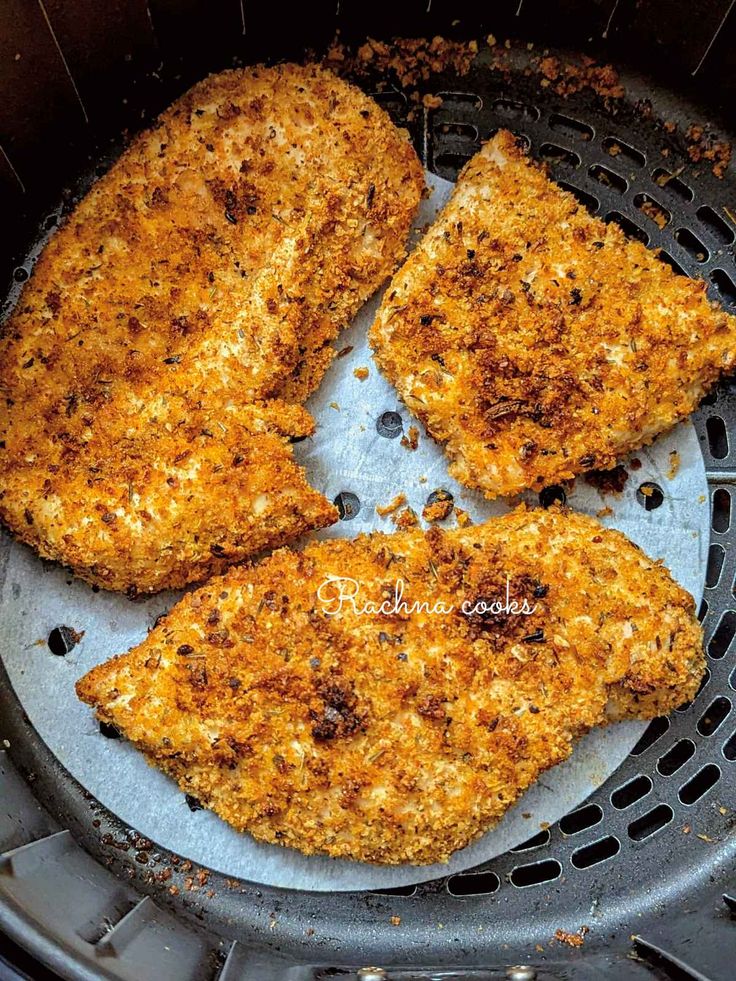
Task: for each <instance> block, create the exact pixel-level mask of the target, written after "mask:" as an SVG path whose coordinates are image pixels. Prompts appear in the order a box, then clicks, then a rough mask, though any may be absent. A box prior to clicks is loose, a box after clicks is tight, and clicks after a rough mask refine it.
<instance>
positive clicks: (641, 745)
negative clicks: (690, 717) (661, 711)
mask: <svg viewBox="0 0 736 981" xmlns="http://www.w3.org/2000/svg"><path fill="white" fill-rule="evenodd" d="M669 727H670V720H669V719H668V718H667V717H666V716H664V715H660V716H658V717H657V718H656V719H652V721H651V722H650V723H649V725H648V726H647V728H646V731H645V732H643V733H642V736H641V738H640V740H639V742H638V743H637V744H636V746H634V748H633V749H632V750H631V753H630V754H629V755H630V756H641V754H642V753H645V752H646V751H647V750H648V749H649V747H650V746H653V745H654V744H655V743H656V742H657V740H658V739H661V738H662V736H663V735H664V734H665V733H666V732H667V730H668V729H669Z"/></svg>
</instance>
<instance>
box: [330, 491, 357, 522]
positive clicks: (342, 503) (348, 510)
mask: <svg viewBox="0 0 736 981" xmlns="http://www.w3.org/2000/svg"><path fill="white" fill-rule="evenodd" d="M332 503H333V504H334V505H335V507H336V508H337V511H338V514H339V515H340V521H352V520H353V518H355V517H356V516H357V515H358V513H359V511H360V498H359V497H358V495H357V494H353V492H352V491H340V493H339V494H338V495H337V497H336V498H335V499H334V501H333V502H332Z"/></svg>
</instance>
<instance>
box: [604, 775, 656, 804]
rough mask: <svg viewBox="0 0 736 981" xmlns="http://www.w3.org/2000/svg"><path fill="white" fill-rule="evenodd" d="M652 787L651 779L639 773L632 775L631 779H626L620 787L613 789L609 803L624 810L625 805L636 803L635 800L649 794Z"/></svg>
mask: <svg viewBox="0 0 736 981" xmlns="http://www.w3.org/2000/svg"><path fill="white" fill-rule="evenodd" d="M652 787H653V784H652V781H651V779H650V778H649V777H648V776H646V775H645V774H643V773H640V774H639V776H638V777H634V779H633V780H629V781H627V782H626V783H625V784H624V785H623V786H622V787H619V788H618V789H617V790H614V791H613V793H612V794H611V803H612V804H613V806H614V807H615V808H617V809H618V810H619V811H623V810H626V808H627V807H631V805H632V804H636V803H637V801H640V800H642V798H644V797H646V796H647V794H650V793H651V792H652Z"/></svg>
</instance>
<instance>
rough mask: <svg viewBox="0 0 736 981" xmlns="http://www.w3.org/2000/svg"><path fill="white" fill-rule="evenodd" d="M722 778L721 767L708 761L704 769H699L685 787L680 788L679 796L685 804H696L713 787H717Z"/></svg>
mask: <svg viewBox="0 0 736 981" xmlns="http://www.w3.org/2000/svg"><path fill="white" fill-rule="evenodd" d="M720 779H721V770H720V767H717V766H716V765H715V763H708V764H707V765H706V766H704V767H703V769H702V770H698V772H697V773H696V774H695V776H694V777H691V778H690V780H688V782H687V783H686V784H685V786H684V787H681V788H680V792H679V794H678V795H677V796H678V797H679V798H680V800H681V801H682V803H683V804H694V803H695V802H696V801H699V800H700V798H701V797H704V796H705V795H706V794H707V793H708V791H709V790H710V789H711V788H712V787H715V785H716V784H717V783H718V781H719V780H720Z"/></svg>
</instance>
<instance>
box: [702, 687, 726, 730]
mask: <svg viewBox="0 0 736 981" xmlns="http://www.w3.org/2000/svg"><path fill="white" fill-rule="evenodd" d="M730 713H731V702H730V701H729V700H728V699H727V698H726V697H725V696H724V695H719V696H718V698H716V699H714V701H712V702H711V703H710V705H709V706H708V708H707V709H706V710H705V712H703V714H702V715H701V716H700V718H699V719H698V732H699V733H700V735H701V736H712V735H713V733H714V732H717V730H718V729H720V727H721V726H722V725H723V723H724V721H725V720H726V719H727V718H728V716H729V715H730Z"/></svg>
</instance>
